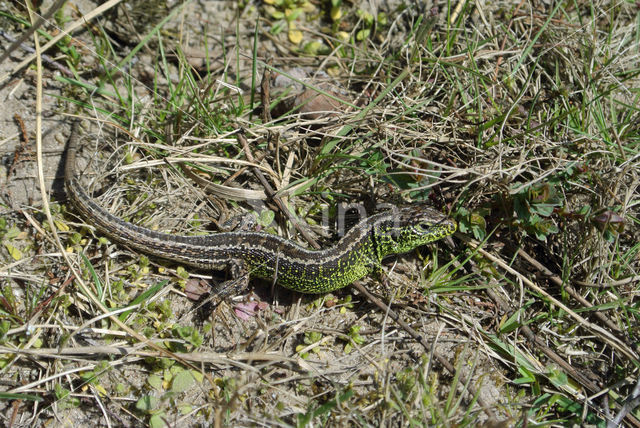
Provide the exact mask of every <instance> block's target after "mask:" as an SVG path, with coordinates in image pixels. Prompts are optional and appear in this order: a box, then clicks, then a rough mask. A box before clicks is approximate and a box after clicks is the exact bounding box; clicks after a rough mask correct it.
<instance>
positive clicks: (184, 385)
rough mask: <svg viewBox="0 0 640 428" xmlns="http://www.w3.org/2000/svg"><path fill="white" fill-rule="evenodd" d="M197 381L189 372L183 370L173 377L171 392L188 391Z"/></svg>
mask: <svg viewBox="0 0 640 428" xmlns="http://www.w3.org/2000/svg"><path fill="white" fill-rule="evenodd" d="M195 382H196V380H195V379H194V378H193V375H192V374H191V372H190V371H189V370H183V371H181V372H179V373H177V374H176V375H175V376H174V377H173V381H172V382H171V392H175V393H180V392H184V391H186V390H188V389H189V388H191V387H192V386H193V385H194V384H195Z"/></svg>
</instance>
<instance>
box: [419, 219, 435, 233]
mask: <svg viewBox="0 0 640 428" xmlns="http://www.w3.org/2000/svg"><path fill="white" fill-rule="evenodd" d="M417 227H418V229H420V230H421V231H423V232H427V231H429V229H431V228H432V227H433V224H431V223H428V222H426V221H423V222H421V223H418V225H417Z"/></svg>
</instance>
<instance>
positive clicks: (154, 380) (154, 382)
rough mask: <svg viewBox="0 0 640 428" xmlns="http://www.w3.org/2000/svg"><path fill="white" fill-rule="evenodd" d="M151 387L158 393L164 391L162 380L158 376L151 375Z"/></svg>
mask: <svg viewBox="0 0 640 428" xmlns="http://www.w3.org/2000/svg"><path fill="white" fill-rule="evenodd" d="M147 383H148V384H149V386H150V387H151V388H153V389H155V390H157V391H162V378H161V377H160V376H157V375H151V376H149V377H148V378H147Z"/></svg>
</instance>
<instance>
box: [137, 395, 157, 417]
mask: <svg viewBox="0 0 640 428" xmlns="http://www.w3.org/2000/svg"><path fill="white" fill-rule="evenodd" d="M159 402H160V400H159V399H158V397H154V396H153V395H144V396H142V397H140V399H139V400H138V401H137V402H136V409H138V410H140V411H141V412H145V413H150V412H152V411H154V410H155V409H156V408H157V407H158V403H159Z"/></svg>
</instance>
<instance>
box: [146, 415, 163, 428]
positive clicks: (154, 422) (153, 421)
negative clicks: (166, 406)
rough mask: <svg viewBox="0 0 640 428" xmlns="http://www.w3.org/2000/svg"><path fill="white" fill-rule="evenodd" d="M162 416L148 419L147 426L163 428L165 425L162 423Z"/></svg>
mask: <svg viewBox="0 0 640 428" xmlns="http://www.w3.org/2000/svg"><path fill="white" fill-rule="evenodd" d="M163 416H164V415H163V414H157V415H153V416H151V417H150V418H149V426H150V427H151V428H164V427H166V426H167V424H166V423H165V421H164V418H163Z"/></svg>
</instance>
